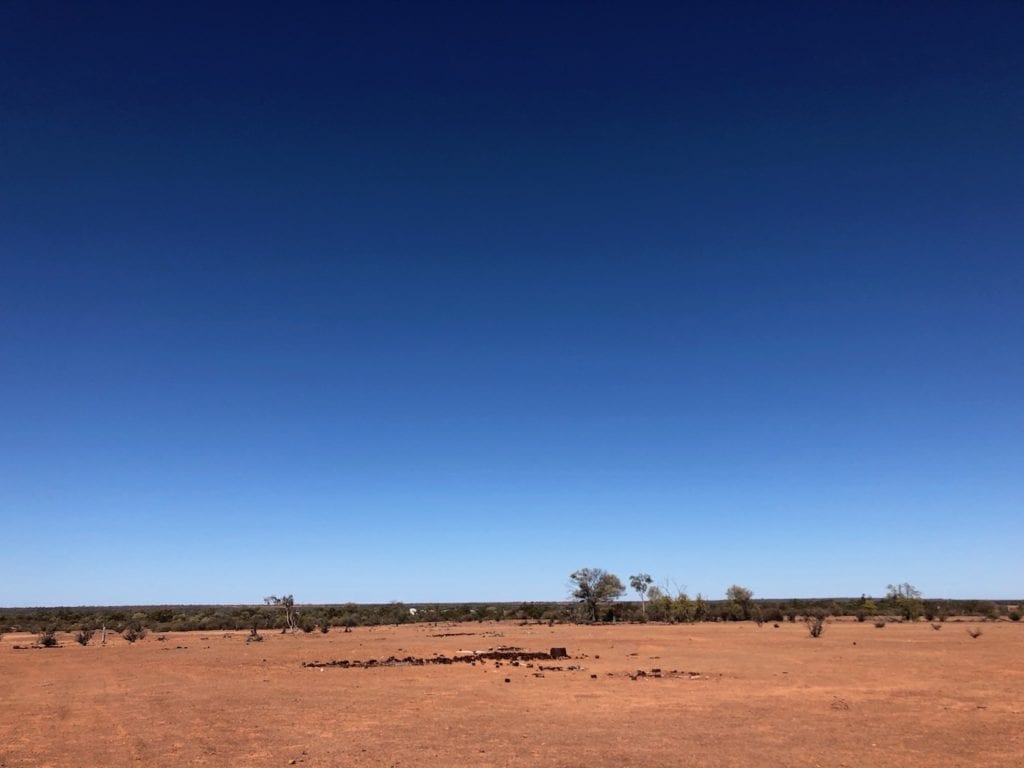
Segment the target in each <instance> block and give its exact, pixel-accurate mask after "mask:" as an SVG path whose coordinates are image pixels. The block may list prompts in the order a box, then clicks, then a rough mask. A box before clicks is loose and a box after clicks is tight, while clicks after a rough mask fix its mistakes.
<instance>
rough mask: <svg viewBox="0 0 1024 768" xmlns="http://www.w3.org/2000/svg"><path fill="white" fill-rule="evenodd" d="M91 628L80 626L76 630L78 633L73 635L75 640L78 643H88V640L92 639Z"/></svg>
mask: <svg viewBox="0 0 1024 768" xmlns="http://www.w3.org/2000/svg"><path fill="white" fill-rule="evenodd" d="M92 635H93V630H91V629H88V628H87V627H82V628H81V629H80V630H78V634H77V635H75V642H76V643H78V644H79V645H88V644H89V641H90V640H92Z"/></svg>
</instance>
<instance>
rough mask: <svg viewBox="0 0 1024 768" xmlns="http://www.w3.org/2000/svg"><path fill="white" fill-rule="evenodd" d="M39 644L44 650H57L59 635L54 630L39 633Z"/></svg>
mask: <svg viewBox="0 0 1024 768" xmlns="http://www.w3.org/2000/svg"><path fill="white" fill-rule="evenodd" d="M39 644H40V645H41V646H43V648H56V647H57V633H56V631H55V630H53V629H44V630H43V631H42V632H40V633H39Z"/></svg>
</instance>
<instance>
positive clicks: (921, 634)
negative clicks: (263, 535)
mask: <svg viewBox="0 0 1024 768" xmlns="http://www.w3.org/2000/svg"><path fill="white" fill-rule="evenodd" d="M969 626H978V627H980V628H982V629H983V634H982V635H981V636H980V637H978V638H976V639H974V638H972V637H970V636H969V635H968V633H967V632H966V631H965V630H966V628H967V627H969ZM263 636H264V640H263V641H262V642H258V643H247V642H246V633H245V632H227V633H225V632H206V633H202V632H187V633H167V634H165V635H162V636H158V635H155V634H150V635H149V636H148V637H146V638H145V639H144V640H142V641H139V642H137V643H135V644H134V645H129V644H128V643H126V642H125V641H124V640H122V639H121V638H120V637H117V636H114V637H112V638H111V639H109V640H108V642H107V645H106V646H101V645H100V644H99V638H98V636H97V637H96V638H94V639H93V641H92V644H90V645H89V646H87V647H81V646H79V645H77V644H76V643H74V642H73V638H72V636H71V635H63V634H62V635H59V639H60V642H61V647H59V648H48V649H41V648H26V649H15V648H14V646H16V645H19V646H28V645H30V644H31V643H32V642H33V640H34V637H33V636H31V635H19V634H8V635H6V636H5V637H4V638H3V639H2V640H0V767H2V768H23V767H28V766H32V767H33V768H36V767H39V766H54V767H57V766H59V767H61V768H63V767H64V766H129V765H133V766H134V765H161V766H165V767H173V766H192V765H211V766H212V765H217V766H285V765H304V766H307V767H308V768H312V766H410V767H411V766H453V765H472V766H584V765H585V766H609V767H610V766H680V765H693V766H750V765H777V766H828V767H830V768H837V767H838V766H865V765H873V766H918V765H919V766H928V767H929V768H936V767H937V766H1018V765H1020V764H1021V762H1022V760H1024V735H1022V734H1024V693H1022V692H1024V626H1021V625H1019V624H1010V623H1008V622H1003V623H980V624H969V623H956V622H947V623H946V624H944V625H942V629H941V630H938V631H936V630H933V629H932V627H931V626H930V625H929V624H927V623H923V622H920V623H913V624H910V623H907V624H896V623H894V624H889V625H887V626H886V627H884V628H882V629H877V628H875V627H874V626H873V625H872V624H871V623H864V624H858V623H855V622H835V621H832V622H830V623H828V624H827V625H826V630H825V632H824V634H823V635H822V636H821V637H819V638H817V639H814V638H811V637H809V636H808V632H807V629H806V627H805V626H804V625H802V624H800V623H796V624H792V623H782V624H780V625H779V626H778V627H775V626H773V625H772V624H771V623H768V624H765V625H764V626H762V627H760V628H759V627H757V626H756V625H754V624H752V623H732V624H694V625H674V626H670V625H654V624H646V625H643V624H632V625H617V626H593V627H591V626H570V625H555V626H550V627H549V626H547V625H546V624H541V625H537V624H533V625H526V626H521V625H517V624H513V623H485V624H478V623H473V624H436V625H428V624H416V625H406V626H401V627H379V628H378V627H375V628H356V629H355V630H354V631H352V632H351V633H344V632H342V631H341V630H340V629H334V630H332V631H331V632H330V633H329V634H326V635H323V634H320V633H312V634H298V635H294V636H293V635H281V634H278V633H273V632H265V633H263ZM160 637H162V638H163V639H159V638H160ZM499 647H515V648H521V649H523V650H524V651H548V650H549V649H550V648H552V647H565V648H566V649H567V651H568V654H569V657H570V658H568V659H561V660H555V661H539V662H537V661H535V662H533V663H532V666H527V662H525V661H523V662H519V663H518V665H516V666H514V665H512V663H510V662H509V661H503V662H496V661H494V660H487V661H480V662H477V663H476V664H469V663H456V664H429V665H425V666H383V667H378V668H369V669H363V668H355V669H352V668H350V669H345V668H338V667H329V668H318V667H306V666H303V664H304V662H313V661H321V662H323V661H332V660H349V661H352V660H369V659H386V658H388V657H398V658H406V657H410V656H411V657H418V658H434V657H436V656H437V655H444V656H447V657H453V656H455V655H457V654H459V653H460V652H466V651H488V650H489V649H495V648H499ZM499 663H500V664H501V666H498V664H499ZM541 666H546V667H551V666H560V667H562V669H561V670H551V669H546V670H541V669H540V667H541ZM570 667H578V669H570ZM655 670H660V672H656V671H655ZM640 671H642V672H644V674H643V675H638V672H640ZM657 675H660V676H657ZM506 681H507V682H506Z"/></svg>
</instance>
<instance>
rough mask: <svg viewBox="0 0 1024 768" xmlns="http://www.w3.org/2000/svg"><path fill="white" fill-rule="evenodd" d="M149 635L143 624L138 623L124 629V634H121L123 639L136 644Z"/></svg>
mask: <svg viewBox="0 0 1024 768" xmlns="http://www.w3.org/2000/svg"><path fill="white" fill-rule="evenodd" d="M146 634H147V630H146V628H145V627H144V626H142V624H140V623H139V622H137V621H133V622H132V623H131V624H129V625H128V626H127V627H125V628H124V632H122V633H121V637H123V638H124V639H125V640H127V641H128V642H129V643H134V642H136V641H138V640H142V639H143V638H144V637H145V636H146Z"/></svg>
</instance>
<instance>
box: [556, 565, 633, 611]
mask: <svg viewBox="0 0 1024 768" xmlns="http://www.w3.org/2000/svg"><path fill="white" fill-rule="evenodd" d="M569 578H570V579H572V582H573V584H574V585H575V587H576V588H575V589H574V590H573V592H572V596H573V597H574V598H576V600H578V601H579V602H580V604H581V605H583V606H584V608H585V609H586V611H587V613H588V614H589V616H590V620H591V621H597V609H598V608H599V607H600V606H602V605H604V604H606V603H610V602H612V601H613V600H616V599H617V598H619V597H622V594H623V593H624V592H625V591H626V588H625V587H623V586H622V582H621V581H620V580H619V577H618V576H616V575H615V574H614V573H608V572H607V571H605V570H604V569H603V568H580V569H579V570H577V571H573V572H572V573H571V574H569Z"/></svg>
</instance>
